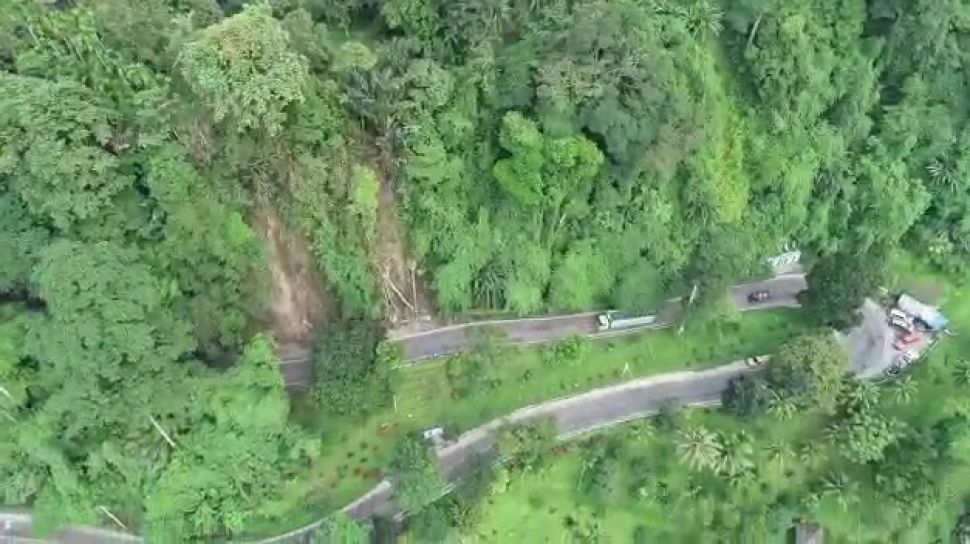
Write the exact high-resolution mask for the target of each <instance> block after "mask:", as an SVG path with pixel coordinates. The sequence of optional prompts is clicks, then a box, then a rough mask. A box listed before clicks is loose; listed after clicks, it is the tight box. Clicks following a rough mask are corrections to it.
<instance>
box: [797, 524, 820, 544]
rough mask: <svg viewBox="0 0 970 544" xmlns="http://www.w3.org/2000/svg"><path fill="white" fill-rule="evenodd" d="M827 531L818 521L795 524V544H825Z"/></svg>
mask: <svg viewBox="0 0 970 544" xmlns="http://www.w3.org/2000/svg"><path fill="white" fill-rule="evenodd" d="M824 542H825V531H823V530H822V526H821V525H819V524H817V523H806V522H802V523H799V524H798V525H796V526H795V544H823V543H824Z"/></svg>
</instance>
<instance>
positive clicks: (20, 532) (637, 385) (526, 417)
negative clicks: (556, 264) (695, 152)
mask: <svg viewBox="0 0 970 544" xmlns="http://www.w3.org/2000/svg"><path fill="white" fill-rule="evenodd" d="M804 289H805V279H804V277H803V276H801V275H790V276H780V277H777V278H773V279H770V280H766V281H763V282H756V283H752V284H746V285H741V286H737V287H734V288H732V289H731V293H730V294H731V297H732V300H734V301H735V304H737V306H738V308H739V309H740V310H742V311H746V310H754V309H766V308H777V307H791V306H797V304H798V303H797V300H796V298H795V296H796V295H797V294H798V292H800V291H802V290H804ZM759 290H768V291H769V292H771V293H772V298H771V300H769V301H766V302H765V303H762V304H758V305H752V304H750V303H749V302H748V298H747V297H748V294H749V293H751V292H754V291H759ZM590 319H595V314H577V315H575V316H563V317H561V318H558V317H557V318H536V319H523V320H509V321H499V322H492V323H489V324H487V325H481V324H469V325H461V326H457V327H449V328H447V329H445V330H443V331H442V330H439V331H430V332H428V333H424V334H420V335H415V336H411V337H407V338H402V339H399V340H398V341H400V342H402V346H403V347H404V349H405V353H409V354H411V356H412V360H420V354H422V353H427V352H428V350H429V349H431V350H441V349H443V350H445V351H446V352H447V350H448V349H454V350H461V349H467V348H468V346H469V344H466V343H462V342H461V341H460V340H461V339H468V338H474V334H475V333H473V332H472V331H474V330H475V329H476V328H480V327H482V326H486V327H496V326H498V327H499V328H500V329H502V330H504V331H507V332H508V333H509V334H508V335H507V338H509V339H510V340H511V341H517V342H518V343H530V342H532V343H536V342H546V341H552V340H555V339H559V338H563V337H566V336H570V335H575V334H583V333H584V332H585V334H589V335H592V336H594V337H595V336H596V335H595V332H596V330H595V321H594V323H593V324H592V327H593V328H592V329H582V327H583V326H588V325H589V321H587V320H590ZM584 323H585V325H584ZM563 331H568V332H563ZM577 331H578V332H577ZM409 350H410V351H409ZM432 353H441V352H440V351H432ZM294 364H295V365H296V366H297V367H299V365H300V363H299V362H298V359H294V360H293V362H290V363H286V362H284V367H283V368H284V369H286V368H287V366H289V365H294ZM303 364H304V365H305V363H303ZM751 371H752V370H751V369H749V368H748V367H746V366H745V365H744V364H743V363H740V362H737V363H732V364H729V365H725V366H721V367H718V368H714V369H710V370H704V371H696V372H676V373H671V374H664V375H660V376H654V377H649V378H641V379H637V380H633V381H629V382H625V383H622V384H619V385H615V386H611V387H606V388H602V389H596V390H593V391H589V392H587V393H583V394H580V395H575V396H572V397H566V398H562V399H557V400H552V401H549V402H544V403H541V404H536V405H533V406H528V407H525V408H521V409H519V410H516V411H514V412H512V413H511V414H508V415H507V416H504V417H502V418H499V419H496V420H493V421H491V422H489V423H486V424H485V425H482V426H480V427H477V428H475V429H473V430H471V431H468V432H466V433H465V434H463V435H461V436H460V437H458V439H457V440H455V441H454V442H452V443H450V444H447V445H446V446H445V447H443V448H441V449H439V450H438V451H437V454H438V462H439V468H440V470H441V473H442V475H443V476H444V477H445V478H446V479H448V480H453V479H455V478H457V477H458V476H459V475H460V474H461V472H462V469H463V468H464V467H465V466H466V465H467V464H468V463H469V462H470V461H471V460H473V459H474V458H475V457H476V456H477V455H478V454H481V453H485V452H488V451H489V450H490V449H491V448H492V445H493V441H492V432H493V431H494V430H496V429H497V428H499V427H501V426H502V425H504V424H507V423H522V422H527V421H534V420H537V419H542V418H551V419H552V421H553V422H554V423H555V425H556V428H557V430H558V431H559V433H560V436H561V437H562V438H568V437H571V436H575V435H578V434H582V433H586V432H590V431H593V430H597V429H601V428H603V427H607V426H610V425H615V424H617V423H621V422H624V421H629V420H632V419H636V418H640V417H643V416H645V415H649V414H652V413H655V412H656V411H657V410H658V409H660V407H661V406H663V405H664V404H665V403H667V402H670V401H676V402H679V403H681V404H684V405H694V406H697V405H712V404H716V403H718V402H719V401H720V395H721V392H722V391H723V390H724V389H725V388H726V387H727V384H728V382H730V380H731V379H733V378H735V377H737V376H740V375H741V374H744V373H745V372H751ZM285 372H287V371H286V370H284V373H285ZM292 372H296V373H299V372H301V371H292ZM297 375H299V374H297ZM392 498H393V488H392V485H391V484H390V482H388V481H386V480H385V481H382V482H381V483H379V484H378V485H377V486H375V487H374V488H373V489H371V490H370V491H369V492H367V493H365V494H364V495H363V496H361V497H360V498H359V499H357V500H356V501H354V502H353V503H351V504H349V505H348V506H346V507H345V508H344V509H343V510H344V512H346V513H347V514H349V515H350V516H352V517H355V518H358V519H366V518H370V517H373V516H378V515H388V514H391V513H393V512H394V504H393V501H392ZM318 526H319V522H317V523H314V524H310V525H307V526H305V527H301V528H299V529H296V530H294V531H292V532H290V533H287V534H284V535H280V536H278V537H274V538H271V539H267V540H263V541H260V544H303V543H307V542H310V538H311V535H312V534H313V532H315V530H316V528H317V527H318ZM30 535H31V517H30V515H29V514H27V513H23V512H8V513H0V544H7V543H10V544H14V543H28V542H58V543H63V544H89V543H91V544H94V543H130V542H142V539H140V538H139V537H136V536H133V535H130V534H125V533H119V532H114V531H109V530H105V529H99V528H94V527H67V528H65V529H62V530H61V531H59V532H58V533H57V534H55V535H54V536H53V537H52V539H51V540H47V541H43V540H37V539H34V538H31V537H30Z"/></svg>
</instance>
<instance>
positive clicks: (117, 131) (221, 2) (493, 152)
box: [0, 0, 970, 541]
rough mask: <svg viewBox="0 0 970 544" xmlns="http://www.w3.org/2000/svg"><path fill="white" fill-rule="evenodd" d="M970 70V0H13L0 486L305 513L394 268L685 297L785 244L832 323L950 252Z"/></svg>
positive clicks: (154, 525) (158, 522)
mask: <svg viewBox="0 0 970 544" xmlns="http://www.w3.org/2000/svg"><path fill="white" fill-rule="evenodd" d="M964 49H966V51H964ZM968 70H970V2H968V1H967V0H804V1H801V2H793V1H785V0H258V1H252V2H246V1H244V0H141V1H138V2H133V1H129V0H45V1H38V0H4V2H3V6H2V9H0V416H2V418H0V419H3V420H4V424H3V425H0V502H2V503H3V504H7V505H29V506H32V508H33V511H34V512H35V515H36V516H37V520H38V524H39V525H40V526H42V527H45V528H48V529H49V528H52V527H55V526H58V525H61V524H65V523H68V522H72V523H91V524H98V523H102V524H103V523H108V521H106V517H105V516H106V512H110V517H112V518H115V519H117V520H122V521H123V522H124V523H126V524H128V525H130V527H129V528H131V529H138V530H142V531H144V532H146V533H150V534H153V535H159V539H160V540H159V541H165V540H175V539H176V538H178V539H187V538H205V537H214V536H231V535H241V534H246V533H247V532H249V531H251V530H252V524H253V523H254V520H265V519H275V520H277V521H280V520H283V519H285V517H286V516H285V514H281V513H280V512H282V511H284V510H286V504H290V503H299V502H300V501H301V499H300V498H296V499H294V498H293V496H294V495H293V490H292V489H293V485H294V484H293V483H294V482H299V481H300V479H301V478H302V475H304V474H306V473H307V472H308V471H311V470H314V471H320V470H326V467H324V468H323V469H321V468H320V466H319V465H320V463H321V462H322V461H320V459H321V456H320V450H321V441H323V442H326V440H327V435H326V431H325V429H326V426H327V425H337V424H343V423H346V422H355V421H359V418H362V417H365V416H366V415H368V414H370V413H372V412H374V411H375V410H378V409H381V408H383V407H386V406H388V404H389V403H390V402H391V400H390V399H391V397H392V390H393V381H394V376H393V374H392V373H391V372H390V370H389V367H390V363H388V362H387V360H389V359H393V357H394V354H392V353H388V352H386V351H385V350H383V348H382V347H381V344H380V338H381V322H382V321H383V320H385V318H387V317H388V316H389V315H390V313H391V310H392V307H393V306H394V305H395V304H397V303H398V302H397V301H396V298H395V293H394V292H392V291H396V290H397V289H398V288H397V287H396V286H395V284H394V283H395V281H396V282H397V283H398V285H403V283H402V281H404V280H402V279H401V278H402V277H404V276H402V270H410V281H411V282H412V284H411V285H410V294H411V295H412V296H411V297H410V298H411V301H410V303H409V304H410V305H418V302H417V299H418V298H423V299H426V301H429V302H427V306H428V307H427V308H419V309H421V310H425V311H433V312H434V313H436V314H438V315H444V316H451V315H460V314H464V313H467V312H471V311H480V310H487V311H491V312H496V311H497V312H507V313H510V314H518V315H527V314H542V313H551V312H559V311H569V310H580V309H594V308H604V307H618V308H624V309H636V310H647V309H652V308H655V307H656V305H657V304H658V303H659V302H660V301H662V300H664V299H666V298H668V297H670V296H674V295H679V294H681V293H684V292H686V291H687V290H688V289H690V288H691V287H692V286H693V287H696V288H697V293H699V295H700V296H699V298H698V302H697V311H698V312H701V311H703V310H704V309H707V308H716V307H717V306H718V303H719V297H721V295H722V294H723V293H724V289H725V287H726V286H728V285H730V284H731V283H733V282H735V281H737V280H739V279H741V278H745V277H750V276H752V275H757V274H759V273H762V272H764V268H765V265H764V264H763V263H764V257H766V256H768V255H772V254H776V253H778V252H780V251H782V250H783V249H785V248H792V247H797V248H800V249H801V250H802V251H803V252H804V253H805V256H806V262H807V264H809V265H811V266H812V268H811V273H810V274H809V284H810V285H811V287H812V290H811V291H810V294H809V297H808V298H807V299H806V301H805V303H806V313H807V314H809V315H810V316H811V317H812V319H813V320H814V321H815V322H817V323H820V324H821V323H825V324H836V325H843V324H847V323H849V322H851V320H852V311H853V310H854V308H856V307H857V306H858V303H859V302H860V301H861V300H862V297H863V296H865V295H866V294H868V293H870V292H872V291H873V290H874V289H875V287H877V286H878V285H879V283H880V281H881V279H882V277H883V274H884V272H885V269H886V266H887V263H888V260H889V259H890V257H891V255H892V254H893V253H894V252H896V251H899V250H900V249H905V250H906V251H909V252H911V253H913V254H915V255H918V256H919V257H920V258H922V259H924V260H926V261H928V262H930V263H932V264H933V265H934V266H936V267H938V268H939V269H942V270H944V271H946V272H948V273H951V274H965V273H966V272H967V264H968V263H970V125H968V121H970V111H968V107H970V88H968V87H970V80H968V77H970V76H968V73H970V72H968ZM398 228H399V229H400V233H403V234H399V233H398V231H397V229H398ZM281 232H282V233H285V234H280V233H281ZM280 236H285V237H286V238H287V239H288V240H291V241H292V240H296V242H293V244H291V245H293V247H296V248H297V249H293V247H290V246H287V247H286V248H284V249H287V248H288V249H289V250H292V251H290V252H288V251H281V249H280V247H282V246H280V245H279V244H277V243H275V242H274V241H277V242H278V239H279V237H280ZM294 244H295V245H294ZM300 251H302V252H303V253H305V255H304V257H305V259H307V260H308V261H309V270H308V271H304V274H303V276H301V278H302V280H301V281H300V282H298V284H299V285H298V287H299V288H300V289H306V291H305V292H304V291H300V292H299V293H298V294H297V295H296V296H291V298H295V299H299V300H301V301H303V302H304V303H307V304H310V305H311V306H313V307H312V308H309V309H307V310H306V311H305V312H304V313H305V315H301V316H297V317H295V318H294V317H293V316H292V315H284V316H283V318H281V317H280V316H279V311H278V307H279V305H280V304H279V301H278V300H276V297H277V295H278V291H279V288H280V287H279V273H278V272H279V271H280V270H282V269H288V268H291V267H292V266H291V265H292V262H291V261H294V260H295V261H299V260H300V255H301V253H300ZM294 255H295V256H294ZM415 277H416V279H415ZM287 286H288V285H284V287H287ZM289 287H292V286H289ZM405 290H408V289H405ZM396 297H397V298H404V299H407V298H409V297H407V296H405V295H402V294H401V293H400V292H397V294H396ZM306 301H310V302H306ZM405 302H407V300H405ZM412 309H414V308H412ZM416 311H417V310H416ZM284 314H285V312H284ZM287 318H288V319H290V321H293V322H295V323H297V325H293V324H292V323H289V324H287V323H285V322H284V321H286V319H287ZM301 319H302V320H303V322H302V323H301ZM301 326H302V327H303V329H300V332H293V331H294V330H295V329H294V327H295V328H296V329H299V328H300V327H301ZM307 328H311V329H314V330H315V331H316V333H317V336H318V337H319V339H318V340H317V343H316V344H317V346H318V347H317V352H318V355H317V361H316V366H317V370H318V376H317V379H318V381H319V383H318V384H317V385H316V386H315V387H314V388H313V391H312V394H311V395H309V396H310V397H311V399H310V400H309V401H308V402H311V403H312V402H316V403H317V404H318V405H319V406H317V407H316V408H314V410H315V412H316V417H317V418H319V419H322V420H323V421H324V422H325V423H326V425H323V427H322V428H323V429H324V431H320V427H319V426H314V425H300V424H298V423H296V422H295V420H296V419H297V418H293V417H291V413H290V412H291V405H290V401H289V399H288V396H287V394H286V392H285V390H284V387H283V381H282V378H281V377H280V374H279V370H278V368H277V365H278V354H277V351H278V348H280V347H281V346H282V345H283V344H288V343H303V344H309V342H311V340H312V338H311V335H310V333H308V332H307V331H306V329H307ZM375 352H379V353H378V354H377V355H376V356H375ZM321 353H322V354H321ZM392 472H393V471H392ZM284 482H288V483H289V484H290V485H289V487H288V488H287V492H286V493H284V491H283V488H284ZM307 493H308V494H309V491H308V492H307ZM284 495H285V497H284ZM173 535H178V536H177V537H176V536H173Z"/></svg>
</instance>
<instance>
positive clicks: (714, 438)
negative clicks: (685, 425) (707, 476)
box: [676, 427, 724, 470]
mask: <svg viewBox="0 0 970 544" xmlns="http://www.w3.org/2000/svg"><path fill="white" fill-rule="evenodd" d="M676 447H677V453H678V454H679V455H680V459H681V460H682V461H683V462H684V463H686V464H687V465H688V466H689V467H691V468H693V469H695V470H702V469H712V470H714V469H716V468H717V467H718V464H719V462H720V460H721V456H722V454H723V452H724V446H723V445H722V444H721V440H720V437H718V435H717V433H714V432H711V431H709V430H707V429H705V428H703V427H697V428H694V429H686V430H683V431H681V432H680V433H678V435H677V444H676Z"/></svg>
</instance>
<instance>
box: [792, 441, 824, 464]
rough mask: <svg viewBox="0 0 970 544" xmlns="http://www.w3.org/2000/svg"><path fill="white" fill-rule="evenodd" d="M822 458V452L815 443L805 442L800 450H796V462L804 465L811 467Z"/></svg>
mask: <svg viewBox="0 0 970 544" xmlns="http://www.w3.org/2000/svg"><path fill="white" fill-rule="evenodd" d="M821 458H822V450H821V449H820V448H819V447H818V445H817V444H815V442H806V443H805V445H804V446H802V447H801V449H799V450H798V460H799V462H801V463H802V464H804V465H807V466H809V467H813V466H815V465H816V464H818V462H819V461H820V460H821Z"/></svg>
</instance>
